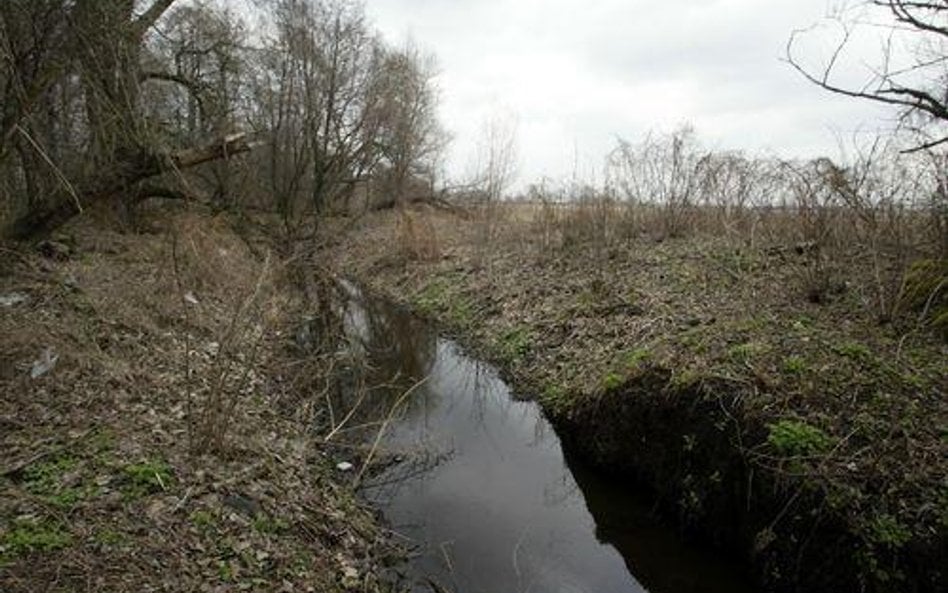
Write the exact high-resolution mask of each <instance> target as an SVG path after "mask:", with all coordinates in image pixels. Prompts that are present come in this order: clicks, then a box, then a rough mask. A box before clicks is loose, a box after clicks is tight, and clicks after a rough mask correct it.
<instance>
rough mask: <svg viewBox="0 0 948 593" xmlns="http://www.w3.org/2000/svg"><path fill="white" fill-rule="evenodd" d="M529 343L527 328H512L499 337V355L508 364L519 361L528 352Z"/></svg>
mask: <svg viewBox="0 0 948 593" xmlns="http://www.w3.org/2000/svg"><path fill="white" fill-rule="evenodd" d="M531 343H532V339H531V337H530V331H529V330H528V329H527V328H524V327H518V328H514V329H512V330H510V331H508V332H506V333H505V334H504V335H502V336H501V337H500V344H499V346H500V355H501V356H502V357H503V358H504V360H507V361H510V362H514V361H517V360H520V359H521V358H523V357H524V356H525V355H526V354H527V352H529V351H530V345H531Z"/></svg>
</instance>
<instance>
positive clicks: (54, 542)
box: [0, 518, 73, 564]
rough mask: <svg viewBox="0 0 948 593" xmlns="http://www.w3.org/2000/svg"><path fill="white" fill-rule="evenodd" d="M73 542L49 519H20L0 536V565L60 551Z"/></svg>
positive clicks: (68, 535)
mask: <svg viewBox="0 0 948 593" xmlns="http://www.w3.org/2000/svg"><path fill="white" fill-rule="evenodd" d="M72 542H73V537H72V534H70V533H69V532H68V531H67V530H66V529H65V528H64V527H63V526H62V524H60V523H58V522H56V521H53V520H50V519H37V518H22V519H17V520H15V521H14V523H13V525H12V526H11V527H10V529H9V530H8V531H6V532H5V533H4V534H3V535H2V536H0V564H5V563H8V562H10V561H11V560H13V559H15V558H17V557H19V556H23V555H26V554H33V553H46V552H52V551H55V550H61V549H63V548H66V547H68V546H70V545H71V544H72Z"/></svg>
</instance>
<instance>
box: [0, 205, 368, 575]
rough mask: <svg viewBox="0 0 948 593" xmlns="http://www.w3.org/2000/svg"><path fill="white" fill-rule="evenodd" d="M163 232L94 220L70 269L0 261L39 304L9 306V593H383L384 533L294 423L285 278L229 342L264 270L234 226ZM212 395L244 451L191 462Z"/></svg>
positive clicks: (3, 379) (164, 222) (27, 254)
mask: <svg viewBox="0 0 948 593" xmlns="http://www.w3.org/2000/svg"><path fill="white" fill-rule="evenodd" d="M151 218H152V220H151V221H150V224H151V225H152V226H157V227H160V228H158V229H157V230H156V232H154V233H151V234H121V233H118V232H115V231H114V230H111V228H112V226H113V225H109V224H107V223H96V222H95V221H93V220H90V219H89V218H88V215H86V217H85V218H84V219H83V220H80V221H77V222H76V223H74V224H72V225H70V226H69V227H67V228H66V229H64V230H63V232H62V236H61V238H62V239H63V241H65V242H66V243H67V244H68V246H70V251H71V252H70V253H68V254H67V253H65V252H62V253H58V254H57V255H58V257H53V258H49V257H43V256H41V255H40V254H39V253H37V252H36V250H33V249H28V248H26V247H17V248H14V249H4V251H3V253H2V257H0V262H2V264H0V295H9V294H13V293H20V294H24V295H27V296H28V301H26V302H24V303H18V304H14V305H11V306H0V336H2V339H0V450H2V451H3V456H2V461H0V472H2V473H0V590H3V591H5V592H10V593H13V592H16V591H23V592H36V591H78V590H96V591H141V590H167V591H224V590H237V589H240V590H254V591H290V590H292V591H337V590H338V591H342V590H360V591H362V590H364V591H377V590H379V584H378V580H377V579H376V572H377V569H378V566H377V565H376V563H375V560H374V559H375V558H377V557H378V555H379V554H382V553H385V550H384V549H383V548H384V546H382V545H380V544H379V542H380V541H381V539H380V538H379V537H378V532H377V531H376V528H375V527H374V524H373V520H372V517H371V516H369V515H368V514H367V513H366V512H365V511H364V510H362V509H361V508H359V507H358V505H357V504H356V503H355V502H354V500H353V498H352V494H351V492H350V491H349V489H348V488H346V487H343V486H340V485H338V482H337V479H338V476H334V475H333V472H334V470H333V469H332V466H331V464H330V463H329V460H328V459H327V458H326V457H324V456H323V455H322V454H321V453H320V451H319V450H317V449H316V448H314V446H313V439H312V436H311V434H310V432H309V430H310V429H309V426H311V424H306V423H304V422H302V420H305V418H299V417H294V412H296V411H297V410H298V407H297V406H295V405H293V393H292V388H291V387H292V386H291V385H289V384H288V383H289V380H288V379H289V376H290V374H291V373H289V372H288V369H289V368H290V367H289V366H288V364H287V363H288V362H289V361H288V360H287V356H288V354H287V348H286V340H285V338H284V337H282V336H286V335H287V331H288V330H290V329H292V324H293V323H294V319H299V318H300V317H298V316H297V315H300V314H301V312H302V308H303V307H304V304H303V303H302V302H301V299H300V297H299V295H298V293H297V292H296V291H294V290H293V289H292V288H291V287H289V286H288V285H286V284H285V280H284V279H282V278H281V277H280V276H279V274H277V275H276V276H273V275H272V274H271V276H269V277H267V278H269V280H268V281H267V282H264V283H262V285H264V291H263V292H264V293H265V294H263V296H262V298H259V299H258V300H257V301H255V304H256V306H255V307H254V308H253V315H250V316H248V317H245V318H244V320H245V322H241V324H239V325H240V326H241V328H239V329H240V331H237V332H236V333H235V334H233V335H232V337H230V338H227V337H226V336H227V334H228V328H230V327H231V320H232V319H233V318H234V314H235V311H237V310H238V309H239V308H240V307H241V305H242V303H244V302H246V299H247V297H248V296H249V295H251V294H253V292H254V288H255V285H256V281H257V280H258V279H259V278H260V277H261V272H262V271H263V268H262V263H261V261H260V260H258V259H257V258H255V257H254V256H253V255H252V254H251V253H250V251H249V250H248V247H247V245H246V244H244V243H243V242H242V241H241V240H240V239H239V238H238V237H237V235H236V234H235V233H234V232H233V230H232V228H231V226H230V224H229V222H228V221H227V219H226V218H225V217H211V216H210V215H206V214H196V213H170V214H169V213H166V214H161V215H154V216H152V217H151ZM171 231H173V232H174V234H176V235H177V237H178V248H177V257H176V258H175V257H173V256H172V244H173V243H172V240H171V237H172V232H171ZM175 259H177V264H175ZM176 265H177V268H178V273H177V275H176V273H175V267H176ZM271 271H272V268H271ZM271 281H272V282H271ZM179 282H180V287H181V289H182V290H183V291H185V292H190V293H191V295H192V296H193V297H195V299H194V300H195V302H194V303H188V302H187V301H185V300H183V299H182V298H181V292H180V291H179V290H178V286H179ZM258 296H259V295H258ZM244 330H246V331H244ZM46 348H51V349H52V350H53V351H54V352H55V353H56V354H57V355H58V361H57V364H56V366H55V368H53V370H52V371H50V372H49V373H48V374H46V375H44V376H42V377H39V378H36V379H31V378H30V368H31V363H32V361H33V360H34V359H36V358H37V357H38V356H39V355H40V354H41V352H43V350H44V349H46ZM187 350H190V351H191V356H190V363H189V364H188V366H189V368H190V371H191V373H192V377H193V379H192V380H191V381H188V380H187V379H186V372H185V355H184V353H185V352H186V351H187ZM218 380H220V383H218ZM212 392H217V393H222V394H224V395H225V399H226V400H230V397H231V396H233V397H234V398H235V399H234V400H233V401H234V402H236V407H234V408H232V409H228V410H227V411H226V412H225V414H224V416H226V417H228V418H229V419H230V431H229V434H230V437H231V438H230V439H229V440H228V441H227V442H226V443H225V445H224V446H223V447H221V448H219V449H218V450H217V451H216V452H214V453H211V452H208V451H204V452H202V453H200V454H198V455H191V454H189V432H188V420H187V419H188V418H189V417H191V418H194V417H197V415H198V414H199V413H200V411H201V410H204V409H206V407H205V406H207V405H208V404H207V401H208V400H207V398H208V396H209V394H211V393H212ZM188 394H191V398H190V401H191V402H192V403H191V404H190V405H189V404H188V401H189V397H188Z"/></svg>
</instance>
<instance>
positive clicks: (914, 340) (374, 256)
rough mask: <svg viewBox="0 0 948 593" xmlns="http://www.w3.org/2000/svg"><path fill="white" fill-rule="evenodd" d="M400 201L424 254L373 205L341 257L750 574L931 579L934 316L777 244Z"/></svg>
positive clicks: (771, 582)
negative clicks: (590, 236)
mask: <svg viewBox="0 0 948 593" xmlns="http://www.w3.org/2000/svg"><path fill="white" fill-rule="evenodd" d="M413 216H416V217H424V218H425V225H426V228H429V229H431V230H432V231H433V232H434V233H435V237H436V245H437V252H436V253H435V254H433V255H432V254H431V253H428V252H425V253H423V254H420V253H419V252H417V251H413V250H411V249H407V248H406V249H402V250H401V251H399V250H398V249H395V250H393V249H391V247H390V246H391V245H392V244H393V242H394V244H395V245H398V244H399V243H398V240H399V237H400V233H401V232H402V231H400V228H404V225H400V224H399V223H398V222H397V221H396V219H395V217H394V216H389V215H380V216H376V217H373V218H372V219H370V220H368V221H366V222H365V223H364V224H363V225H362V227H361V228H359V229H358V230H357V231H356V232H354V233H350V234H349V235H348V237H347V238H346V239H344V240H343V243H342V244H341V249H340V252H339V253H340V257H341V262H342V265H343V269H345V270H347V271H349V272H351V273H352V274H353V275H354V276H355V277H356V278H357V279H358V280H359V281H360V282H361V283H363V284H364V285H366V286H368V287H370V288H371V289H372V290H374V291H377V292H378V293H379V294H382V295H385V296H386V297H388V298H392V299H395V300H397V301H398V302H401V303H403V304H404V305H406V306H408V307H410V308H412V309H413V310H415V311H417V312H418V313H420V314H422V315H424V316H427V317H431V318H434V319H437V320H438V321H439V322H440V323H442V324H443V326H444V327H446V328H448V329H449V331H450V332H451V333H453V334H454V335H455V336H457V337H458V338H459V339H460V340H461V341H462V342H464V343H465V344H466V345H468V346H470V347H472V348H473V349H475V350H476V351H478V352H479V353H480V354H483V355H484V356H486V357H488V358H489V359H490V360H492V361H493V362H495V363H496V364H497V365H498V366H499V367H500V368H501V369H502V371H503V372H504V373H505V375H506V376H507V377H509V378H510V379H511V380H512V382H513V384H514V385H515V387H516V388H517V390H518V392H519V393H520V395H522V396H524V397H529V398H536V399H537V400H538V401H540V402H541V404H542V405H543V407H544V410H545V412H546V413H547V415H548V417H550V418H551V419H552V420H553V422H554V423H555V424H556V425H557V427H558V428H559V429H560V430H562V431H563V434H565V435H567V438H568V439H569V440H570V441H572V442H573V443H574V444H575V446H576V447H577V448H578V449H579V450H581V451H582V452H583V454H584V457H585V458H587V459H589V460H591V461H592V462H594V463H596V464H597V465H598V466H599V467H600V468H601V469H603V470H604V471H607V472H610V473H613V474H621V475H624V476H628V477H631V478H633V479H636V480H637V481H638V482H639V483H641V484H645V485H647V486H648V487H650V488H651V489H652V491H653V494H654V496H655V498H656V500H657V501H658V502H659V504H660V506H661V508H662V509H663V510H664V512H665V514H666V515H667V516H668V517H669V518H670V519H673V520H675V521H676V523H677V524H678V525H680V526H681V527H682V529H683V530H685V531H687V532H690V533H692V534H694V535H695V536H696V537H699V538H701V539H703V540H705V541H707V542H710V543H712V544H714V545H717V546H721V547H724V548H727V549H730V550H731V551H732V553H734V554H737V555H739V556H741V557H744V558H745V559H747V561H748V563H749V565H750V566H751V567H752V571H753V573H754V575H755V577H756V579H757V581H758V582H759V583H761V585H762V586H763V587H764V588H766V589H768V590H775V591H802V590H809V591H838V590H868V591H940V590H943V589H944V587H945V580H944V579H945V575H944V568H943V567H944V566H945V565H948V563H946V558H948V556H946V538H945V528H946V522H948V519H946V518H948V513H946V504H948V495H946V485H945V483H944V475H946V462H945V460H946V459H948V451H946V442H945V440H944V436H943V435H944V432H943V431H944V426H945V425H946V422H945V421H946V418H948V416H946V396H945V394H946V379H945V377H946V374H945V371H946V369H945V366H944V360H945V355H946V354H948V353H946V351H945V347H944V344H943V343H942V342H940V341H939V338H938V337H937V336H935V335H928V334H925V333H923V332H912V331H910V330H911V328H906V327H905V326H899V325H896V324H891V325H888V326H880V325H878V323H876V322H875V321H874V320H871V319H870V317H869V316H868V315H865V314H864V313H861V312H860V309H859V308H858V307H857V306H855V305H856V304H857V301H858V298H859V294H858V293H857V292H856V291H855V290H852V291H851V293H845V292H844V293H841V294H840V295H839V296H838V298H837V299H836V300H834V301H830V302H826V303H820V304H815V303H811V302H808V301H807V300H806V297H805V295H802V294H801V292H802V291H801V290H798V289H797V288H795V287H798V286H799V278H798V274H799V273H800V268H801V264H800V262H796V261H794V260H793V259H792V258H788V257H785V256H784V255H782V253H783V252H782V251H781V250H776V249H771V250H767V249H764V248H761V249H760V250H759V251H754V252H738V253H737V254H736V255H735V251H734V249H733V246H731V245H726V244H720V243H718V242H715V241H714V240H713V239H706V240H702V241H700V242H696V241H695V240H686V241H680V242H664V243H661V244H658V243H654V242H651V241H638V242H635V241H633V242H629V243H627V244H613V245H611V246H609V247H608V248H607V249H605V248H601V246H589V247H585V246H570V248H568V249H567V248H565V247H564V246H559V247H558V248H556V249H550V248H549V246H548V245H546V244H545V243H544V238H543V237H538V236H537V234H536V233H535V232H533V230H532V227H531V225H530V224H529V223H516V222H513V223H509V224H508V225H507V226H502V227H500V228H499V229H495V231H494V232H495V233H496V234H495V235H494V237H493V240H492V242H491V244H490V246H489V248H488V247H485V244H484V241H483V237H484V235H483V227H482V226H480V225H479V223H478V221H477V220H475V219H462V218H457V217H454V216H451V215H448V214H444V213H436V212H424V211H421V212H416V213H414V214H413ZM416 226H417V225H416ZM383 246H388V248H385V247H383ZM773 254H777V255H773ZM419 255H423V257H419ZM735 258H737V259H738V260H739V261H737V262H735V261H734V260H735ZM738 280H739V281H738Z"/></svg>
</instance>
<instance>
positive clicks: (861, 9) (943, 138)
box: [786, 0, 948, 150]
mask: <svg viewBox="0 0 948 593" xmlns="http://www.w3.org/2000/svg"><path fill="white" fill-rule="evenodd" d="M829 20H830V22H831V23H834V24H835V26H836V28H837V29H838V31H839V39H838V41H837V43H836V44H835V46H834V48H833V51H832V52H831V54H830V55H829V56H828V57H827V58H826V59H825V60H824V61H823V62H822V64H817V65H812V64H808V63H806V62H805V60H804V59H803V58H802V57H801V55H800V52H799V45H800V41H801V37H802V36H803V34H804V33H807V32H812V31H813V29H812V28H811V29H808V30H806V31H795V32H794V33H793V34H792V35H791V36H790V39H789V40H788V42H787V48H786V57H787V61H788V62H789V63H790V64H791V65H792V66H793V67H794V68H795V69H796V70H797V71H798V72H800V73H801V74H802V75H803V76H804V77H805V78H806V79H807V80H809V81H810V82H812V83H814V84H816V85H818V86H820V87H822V88H824V89H826V90H828V91H830V92H833V93H837V94H840V95H844V96H848V97H854V98H859V99H866V100H869V101H873V102H876V103H881V104H885V105H891V106H893V107H895V108H897V109H899V112H900V115H901V118H902V122H903V123H904V124H905V125H907V126H908V127H910V128H912V129H913V130H914V131H915V132H917V133H918V134H919V140H918V142H917V143H916V145H915V146H914V147H913V149H914V150H921V149H928V148H933V147H936V146H940V145H943V144H945V143H946V142H948V129H946V128H948V3H946V2H944V1H943V0H920V1H915V0H870V1H865V0H861V1H860V2H858V3H855V4H847V5H844V6H843V7H842V8H840V9H839V10H838V11H836V12H835V13H833V14H832V15H830V18H829ZM862 35H869V39H870V40H872V41H876V42H881V48H882V49H881V51H880V54H879V55H878V58H877V59H876V61H875V63H873V64H871V65H869V66H868V67H863V68H862V74H863V77H862V80H861V81H858V80H853V79H852V78H851V76H850V75H851V74H852V73H853V71H854V70H855V68H852V67H848V66H850V64H848V61H849V60H850V59H851V58H852V57H853V56H851V55H850V54H851V52H852V51H853V50H854V48H855V46H856V45H857V43H856V40H857V39H859V38H860V36H862Z"/></svg>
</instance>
